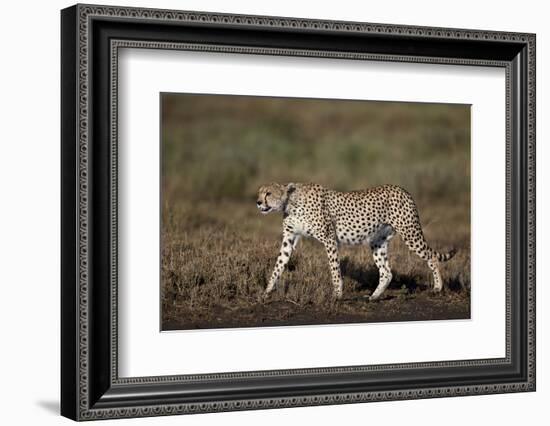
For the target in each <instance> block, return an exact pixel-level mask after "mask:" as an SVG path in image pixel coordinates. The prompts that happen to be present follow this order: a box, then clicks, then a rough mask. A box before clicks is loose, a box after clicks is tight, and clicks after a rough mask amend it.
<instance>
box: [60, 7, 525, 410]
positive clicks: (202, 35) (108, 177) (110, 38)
mask: <svg viewBox="0 0 550 426" xmlns="http://www.w3.org/2000/svg"><path fill="white" fill-rule="evenodd" d="M129 24H139V25H134V27H133V28H132V29H129V26H128V25H129ZM136 26H137V27H139V28H138V29H136V28H135V27H136ZM174 28H176V29H180V30H181V31H180V35H178V36H176V35H175V33H174V31H173V29H174ZM209 28H216V29H219V30H223V31H225V32H226V34H228V35H230V36H231V37H232V39H231V40H233V42H229V43H228V44H220V43H219V42H218V43H216V42H213V41H212V37H210V36H209V35H208V29H209ZM249 32H253V33H254V34H256V35H262V34H264V35H266V38H267V39H268V40H267V42H266V41H265V40H264V45H254V43H252V40H251V37H250V36H249V35H248V34H249ZM145 33H147V34H148V35H149V37H152V35H154V37H156V38H158V40H151V39H150V38H148V39H145V38H140V36H142V35H143V34H145ZM311 33H314V34H315V35H318V36H319V37H322V38H324V41H326V40H328V41H330V43H328V44H327V46H328V47H327V48H323V47H324V46H321V45H317V44H315V43H314V42H312V41H310V40H306V37H304V36H305V35H307V34H311ZM268 36H269V37H268ZM335 36H340V38H337V37H335ZM342 36H344V37H343V41H342ZM218 41H219V40H218ZM358 41H361V42H362V43H364V42H365V41H367V43H365V44H366V46H363V45H361V47H360V48H358V46H359V45H358V44H357V42H358ZM266 43H267V44H269V46H267V45H266ZM331 43H332V44H331ZM322 44H323V45H324V43H322ZM390 44H392V45H393V47H391V48H390V47H389V45H390ZM411 46H412V47H413V49H412V50H413V51H416V54H405V53H404V50H403V48H404V47H406V48H407V49H405V50H406V51H407V52H408V51H409V50H410V48H411ZM441 46H443V47H441ZM124 47H132V48H149V49H150V48H154V49H178V50H197V51H210V52H212V51H215V52H227V53H238V54H251V53H253V54H263V55H275V56H281V55H282V56H313V57H321V58H338V59H354V60H371V61H373V60H374V61H379V60H383V61H396V62H419V63H420V62H422V63H444V64H455V65H465V66H467V65H481V66H492V67H503V68H505V70H506V124H507V129H506V138H507V141H506V147H507V148H506V149H507V152H506V205H507V206H506V207H507V208H506V245H507V246H506V357H505V358H502V359H501V358H498V359H482V360H462V361H449V362H432V363H412V364H388V365H375V366H361V367H327V368H317V369H300V370H275V371H259V372H243V373H221V374H206V375H187V376H160V377H139V378H119V377H118V368H117V362H118V361H117V344H118V343H117V342H118V328H117V256H118V253H117V229H118V222H117V220H118V219H117V207H116V206H117V200H118V198H117V197H118V195H117V155H118V152H117V112H118V109H117V108H118V104H117V101H118V98H117V90H118V89H117V88H118V78H117V77H118V75H117V70H118V49H119V48H124ZM331 47H333V48H331ZM399 49H402V51H400V50H399ZM444 51H445V52H448V53H444ZM437 53H439V54H437ZM62 82H63V84H62V168H63V170H62V179H63V180H62V224H63V226H62V228H63V229H62V262H63V265H62V406H61V411H62V414H63V415H65V416H67V417H70V418H72V419H75V420H91V419H101V418H114V417H139V416H151V415H169V414H183V413H197V412H213V411H229V410H244V409H260V408H277V407H291V406H307V405H323V404H340V403H351V402H366V401H381V400H399V399H415V398H433V397H442V396H459V395H475V394H488V393H503V392H518V391H533V390H535V36H534V35H533V34H520V33H509V32H507V33H504V32H495V31H477V30H464V29H447V28H427V27H411V26H401V25H382V24H369V23H357V22H336V21H323V20H308V19H294V18H279V17H266V16H244V15H227V14H211V13H200V12H183V11H168V10H155V9H135V8H125V7H123V8H120V7H104V6H90V5H76V6H73V7H71V8H68V9H65V10H63V11H62ZM92 159H93V162H92ZM479 369H484V370H483V371H486V372H487V375H488V377H487V378H485V377H481V376H480V375H479V373H476V374H475V378H473V377H472V378H471V379H470V381H471V383H470V384H467V385H455V384H453V383H452V381H453V380H455V382H456V381H457V379H458V378H461V379H462V380H463V381H464V380H465V378H466V377H469V375H472V374H473V373H474V371H476V372H477V371H480V370H479ZM424 371H425V372H426V377H427V378H428V377H431V378H432V379H431V380H432V382H430V381H429V380H428V383H433V385H432V386H430V385H423V386H413V387H410V386H404V385H403V380H404V379H405V378H406V377H407V374H410V373H411V372H416V374H418V373H419V372H424ZM381 372H383V373H385V375H386V376H391V378H390V379H391V380H393V382H391V380H390V382H388V383H386V382H385V383H384V384H383V386H382V385H381V379H380V373H381ZM453 372H456V373H453ZM459 372H460V374H462V375H460V374H459ZM495 372H500V373H499V374H500V376H499V375H498V374H496V373H495ZM451 373H452V374H451ZM489 373H490V374H489ZM457 374H458V376H457ZM505 377H507V378H508V379H504V378H505ZM336 378H338V380H340V382H341V381H342V379H345V380H347V382H345V383H344V385H341V386H340V388H338V387H337V386H335V385H334V380H335V379H336ZM497 378H498V379H499V380H496V379H497ZM237 379H238V380H239V382H242V383H243V386H242V389H241V390H239V391H237V392H233V393H231V392H229V390H227V389H225V390H224V386H226V385H230V384H231V382H232V383H233V387H235V386H234V383H235V382H234V381H235V380H237ZM305 382H308V386H309V387H308V386H303V385H301V383H302V384H303V383H305ZM304 387H305V388H306V389H305V390H303V389H302V390H300V389H299V388H304ZM190 389H194V391H190ZM260 389H261V390H262V395H264V394H266V393H267V394H268V395H269V396H267V397H263V396H262V397H255V396H254V395H255V394H256V392H258V391H259V390H260ZM167 390H170V392H169V394H170V395H171V396H168V393H167V392H166V391H167ZM174 391H176V392H175V393H174ZM193 392H194V393H193ZM174 395H175V396H174Z"/></svg>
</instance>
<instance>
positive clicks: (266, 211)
mask: <svg viewBox="0 0 550 426" xmlns="http://www.w3.org/2000/svg"><path fill="white" fill-rule="evenodd" d="M258 208H259V209H260V211H261V212H262V213H263V214H267V213H269V212H270V211H271V207H269V206H265V207H262V206H258Z"/></svg>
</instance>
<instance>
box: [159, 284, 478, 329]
mask: <svg viewBox="0 0 550 426" xmlns="http://www.w3.org/2000/svg"><path fill="white" fill-rule="evenodd" d="M369 294H370V291H365V292H357V293H356V294H354V295H353V296H352V297H344V298H343V299H342V300H341V301H339V302H336V303H335V304H334V306H333V307H332V309H329V310H327V309H326V308H325V307H321V308H320V307H317V306H315V304H313V303H310V304H308V305H306V306H302V305H300V304H297V303H296V302H293V301H290V300H275V301H267V302H264V303H257V304H250V305H246V306H239V305H237V306H232V305H231V304H224V305H214V306H212V308H210V309H206V310H197V309H186V308H185V307H182V308H180V309H175V310H174V311H173V315H171V316H170V317H169V318H166V320H165V322H164V324H163V330H188V329H202V328H233V327H257V326H264V327H265V326H287V325H313V324H350V323H362V322H370V323H373V322H393V321H427V320H452V319H465V318H470V299H469V295H468V294H467V292H461V291H456V290H454V291H446V292H445V293H443V294H438V295H436V294H432V292H431V291H430V290H424V291H416V292H414V293H410V292H409V291H408V289H405V290H403V289H389V290H388V291H387V292H386V293H385V295H384V297H383V299H382V300H379V301H376V302H369V300H368V295H369Z"/></svg>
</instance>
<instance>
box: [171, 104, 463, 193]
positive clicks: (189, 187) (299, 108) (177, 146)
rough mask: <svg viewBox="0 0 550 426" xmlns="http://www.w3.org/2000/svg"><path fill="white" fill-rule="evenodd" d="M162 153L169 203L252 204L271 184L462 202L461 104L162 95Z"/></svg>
mask: <svg viewBox="0 0 550 426" xmlns="http://www.w3.org/2000/svg"><path fill="white" fill-rule="evenodd" d="M162 148H163V157H162V158H163V167H162V173H163V185H164V190H165V191H166V192H165V194H166V196H167V197H168V199H170V198H174V199H178V198H185V199H203V200H206V199H216V200H217V199H220V198H223V199H227V198H230V199H235V200H238V199H243V198H250V197H253V196H254V194H255V191H256V189H257V187H258V186H259V185H261V184H263V183H266V182H270V181H277V182H315V183H320V184H323V185H326V186H327V187H330V188H334V189H340V190H352V189H362V188H366V187H369V186H373V185H377V184H385V183H393V184H397V185H402V186H404V187H405V188H407V190H409V191H410V192H411V193H412V194H413V195H414V196H415V198H417V199H418V198H423V199H433V198H440V197H445V198H446V197H452V198H455V197H456V198H459V199H460V200H463V201H467V200H469V194H470V108H469V106H466V105H449V104H422V103H402V102H369V101H345V100H342V101H341V100H319V99H292V98H268V97H250V96H218V95H186V94H163V95H162Z"/></svg>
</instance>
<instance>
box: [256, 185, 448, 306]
mask: <svg viewBox="0 0 550 426" xmlns="http://www.w3.org/2000/svg"><path fill="white" fill-rule="evenodd" d="M256 204H257V207H258V209H260V211H261V212H262V213H269V212H271V211H282V212H283V217H284V219H283V241H282V244H281V250H280V253H279V257H278V258H277V263H276V265H275V268H274V270H273V274H272V275H271V278H270V280H269V283H268V285H267V287H266V289H265V295H268V294H269V293H271V292H272V291H273V289H274V288H275V285H276V284H277V281H278V280H279V278H280V276H281V274H282V272H283V270H284V268H285V266H286V264H287V263H288V261H289V259H290V256H291V255H292V252H293V250H294V249H295V248H296V244H297V243H298V240H299V238H300V237H301V236H305V237H313V238H315V239H317V240H318V241H320V242H321V243H322V244H323V245H324V246H325V249H326V252H327V255H328V260H329V265H330V270H331V277H332V284H333V287H334V296H335V297H336V298H341V297H342V286H343V280H342V274H341V271H340V262H339V260H338V245H339V244H342V243H344V244H354V245H356V244H368V245H369V246H370V248H371V250H372V253H373V257H374V262H375V263H376V266H377V267H378V270H379V274H380V279H379V283H378V286H377V287H376V290H375V291H374V292H373V294H372V295H371V296H370V300H376V299H378V298H379V297H380V296H381V295H382V293H383V292H384V290H385V289H386V288H387V287H388V285H389V284H390V282H391V279H392V273H391V270H390V265H389V262H388V243H389V242H390V240H391V239H392V237H393V236H394V235H395V233H396V232H397V233H398V234H399V235H400V236H401V238H402V239H403V241H404V242H405V244H406V245H407V246H408V247H409V249H410V250H412V251H413V252H415V253H416V254H418V256H420V257H421V258H422V259H424V260H425V261H426V262H427V263H428V267H429V268H430V269H431V271H432V273H433V276H434V290H435V291H441V289H442V287H443V282H442V280H441V275H440V273H439V268H438V265H439V262H441V261H446V260H449V259H450V258H451V257H453V255H454V254H455V250H451V251H450V252H449V253H446V254H441V253H438V252H436V251H434V250H432V249H431V248H430V247H429V246H428V244H427V243H426V240H425V239H424V234H423V233H422V228H421V226H420V220H419V217H418V212H417V209H416V205H415V203H414V201H413V199H412V197H411V195H410V194H409V193H408V192H407V191H405V190H404V189H403V188H400V187H398V186H394V185H383V186H378V187H374V188H371V189H366V190H363V191H351V192H338V191H333V190H330V189H327V188H324V187H322V186H321V185H316V184H300V183H297V184H294V183H291V184H288V185H281V184H278V183H272V184H269V185H266V186H262V187H261V188H260V189H259V190H258V200H257V203H256Z"/></svg>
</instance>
